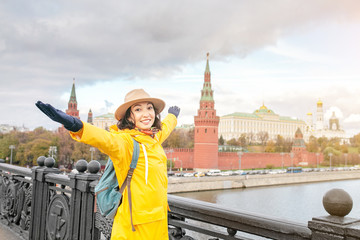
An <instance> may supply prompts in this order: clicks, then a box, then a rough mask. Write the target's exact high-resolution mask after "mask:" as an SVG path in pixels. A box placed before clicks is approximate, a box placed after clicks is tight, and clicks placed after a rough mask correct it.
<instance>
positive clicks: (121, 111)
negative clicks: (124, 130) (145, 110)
mask: <svg viewBox="0 0 360 240" xmlns="http://www.w3.org/2000/svg"><path fill="white" fill-rule="evenodd" d="M140 102H151V103H152V104H153V105H154V107H155V109H156V110H157V112H158V113H159V114H160V113H161V112H162V111H163V110H164V108H165V102H164V101H163V100H161V99H159V98H141V99H135V100H132V101H129V102H126V103H123V104H122V105H120V106H119V107H118V108H117V109H116V112H115V118H116V119H117V120H119V121H120V120H121V119H122V118H123V117H124V116H125V113H126V111H127V110H128V108H129V107H131V106H132V105H134V104H135V103H140Z"/></svg>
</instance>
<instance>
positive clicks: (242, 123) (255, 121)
mask: <svg viewBox="0 0 360 240" xmlns="http://www.w3.org/2000/svg"><path fill="white" fill-rule="evenodd" d="M305 127H306V124H305V122H304V121H303V120H299V119H294V118H291V117H285V116H280V115H278V114H276V113H274V111H273V110H271V109H268V108H267V107H266V106H265V105H264V104H263V105H262V106H261V107H260V108H259V109H257V110H255V111H254V112H253V113H242V112H235V113H232V114H228V115H225V116H222V117H220V124H219V138H220V136H222V137H223V139H224V140H226V141H228V140H230V139H233V138H235V139H236V140H237V139H238V138H239V137H240V136H241V134H245V135H246V136H247V137H248V138H251V141H252V142H261V138H262V137H263V135H264V134H266V133H267V135H268V139H276V137H277V135H281V136H282V137H284V138H289V139H293V138H294V134H295V132H296V130H297V129H298V128H300V130H301V131H302V132H304V131H305Z"/></svg>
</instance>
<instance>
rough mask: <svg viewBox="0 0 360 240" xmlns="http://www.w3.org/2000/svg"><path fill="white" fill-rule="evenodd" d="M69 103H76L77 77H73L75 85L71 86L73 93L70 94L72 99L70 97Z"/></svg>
mask: <svg viewBox="0 0 360 240" xmlns="http://www.w3.org/2000/svg"><path fill="white" fill-rule="evenodd" d="M69 103H76V104H77V101H76V93H75V78H73V85H72V88H71V94H70V99H69Z"/></svg>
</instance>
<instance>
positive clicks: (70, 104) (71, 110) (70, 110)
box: [58, 78, 80, 133]
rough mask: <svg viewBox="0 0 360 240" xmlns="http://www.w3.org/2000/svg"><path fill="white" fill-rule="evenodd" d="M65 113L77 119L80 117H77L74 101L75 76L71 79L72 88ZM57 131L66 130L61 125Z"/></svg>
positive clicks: (77, 111) (62, 131)
mask: <svg viewBox="0 0 360 240" xmlns="http://www.w3.org/2000/svg"><path fill="white" fill-rule="evenodd" d="M65 112H66V114H68V115H70V116H73V117H76V118H78V119H80V117H79V110H78V109H77V101H76V94H75V78H74V79H73V85H72V89H71V95H70V99H69V102H68V109H66V111H65ZM58 131H59V132H60V133H64V132H66V131H67V130H66V129H65V128H64V126H61V127H59V128H58Z"/></svg>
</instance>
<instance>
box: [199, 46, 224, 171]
mask: <svg viewBox="0 0 360 240" xmlns="http://www.w3.org/2000/svg"><path fill="white" fill-rule="evenodd" d="M213 92H214V91H213V90H212V89H211V73H210V68H209V53H207V59H206V68H205V73H204V85H203V89H202V90H201V98H200V109H199V110H198V115H197V116H195V117H194V122H195V136H194V168H195V169H217V168H218V126H219V120H220V118H219V117H218V116H216V110H215V108H214V105H215V101H214V96H213Z"/></svg>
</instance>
